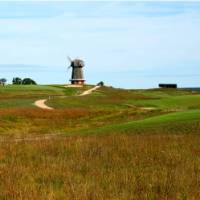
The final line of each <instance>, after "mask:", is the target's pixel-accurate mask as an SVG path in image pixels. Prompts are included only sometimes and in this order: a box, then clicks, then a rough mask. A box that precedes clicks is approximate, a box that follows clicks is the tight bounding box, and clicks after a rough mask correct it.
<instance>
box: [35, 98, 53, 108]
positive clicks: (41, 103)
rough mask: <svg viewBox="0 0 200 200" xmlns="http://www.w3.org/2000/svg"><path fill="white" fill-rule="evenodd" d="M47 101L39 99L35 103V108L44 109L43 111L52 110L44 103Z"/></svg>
mask: <svg viewBox="0 0 200 200" xmlns="http://www.w3.org/2000/svg"><path fill="white" fill-rule="evenodd" d="M46 101H47V99H41V100H37V101H35V103H34V104H35V106H37V107H38V108H41V109H45V110H53V109H54V108H52V107H49V106H47V105H46V104H45V102H46Z"/></svg>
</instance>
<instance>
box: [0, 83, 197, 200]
mask: <svg viewBox="0 0 200 200" xmlns="http://www.w3.org/2000/svg"><path fill="white" fill-rule="evenodd" d="M91 87H92V86H91V85H90V86H84V87H83V88H66V87H64V86H62V85H46V86H45V85H39V86H12V85H9V86H6V87H0V145H1V146H0V199H198V198H200V190H199V188H200V181H199V180H200V157H199V155H200V154H199V152H200V149H199V146H200V138H199V132H200V92H198V91H196V92H192V91H190V90H175V89H167V90H166V89H163V90H160V89H154V90H124V89H116V88H112V87H101V88H99V89H98V90H97V91H95V92H94V93H92V94H90V95H87V96H78V94H80V93H81V92H83V91H85V90H87V89H89V88H91ZM39 99H48V101H47V105H48V106H51V107H53V108H55V109H54V110H42V109H39V108H37V107H36V106H35V105H34V102H35V101H36V100H39ZM45 135H46V137H42V136H45ZM51 135H53V136H51ZM56 135H58V136H56ZM66 136H67V137H66ZM16 138H20V139H16ZM23 138H25V139H23Z"/></svg>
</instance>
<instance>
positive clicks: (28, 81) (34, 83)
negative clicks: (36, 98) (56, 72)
mask: <svg viewBox="0 0 200 200" xmlns="http://www.w3.org/2000/svg"><path fill="white" fill-rule="evenodd" d="M22 84H23V85H37V83H36V82H35V81H34V80H32V79H31V78H25V79H23V81H22Z"/></svg>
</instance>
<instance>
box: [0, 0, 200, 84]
mask: <svg viewBox="0 0 200 200" xmlns="http://www.w3.org/2000/svg"><path fill="white" fill-rule="evenodd" d="M67 56H70V57H72V58H76V57H79V58H83V59H84V60H85V63H86V66H85V68H84V70H85V78H86V80H87V82H88V83H93V84H95V83H97V82H99V81H104V82H105V83H106V84H108V85H113V86H115V87H126V88H150V87H157V85H158V83H160V82H166V83H168V82H169V83H178V84H179V85H180V86H181V87H192V86H197V87H198V86H200V3H198V2H196V3H187V2H184V3H183V2H182V3H175V2H168V3H166V2H165V3H164V2H160V3H159V2H148V3H147V2H146V3H145V2H142V3H136V2H126V1H125V2H124V1H123V2H119V1H118V2H114V1H108V2H0V77H6V78H7V79H8V80H9V81H11V80H12V77H15V76H19V77H32V78H33V79H35V80H36V81H37V82H38V83H42V84H45V83H47V84H49V83H66V82H68V80H69V79H70V71H68V72H67V66H68V61H67Z"/></svg>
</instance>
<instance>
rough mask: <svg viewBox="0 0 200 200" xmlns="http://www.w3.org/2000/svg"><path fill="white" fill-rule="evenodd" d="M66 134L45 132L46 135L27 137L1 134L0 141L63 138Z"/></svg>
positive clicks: (15, 141)
mask: <svg viewBox="0 0 200 200" xmlns="http://www.w3.org/2000/svg"><path fill="white" fill-rule="evenodd" d="M64 137H65V135H63V134H59V133H56V134H44V135H30V136H25V137H13V138H12V137H4V136H0V143H5V142H6V143H17V142H32V141H41V140H51V139H55V140H58V139H63V138H64Z"/></svg>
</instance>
